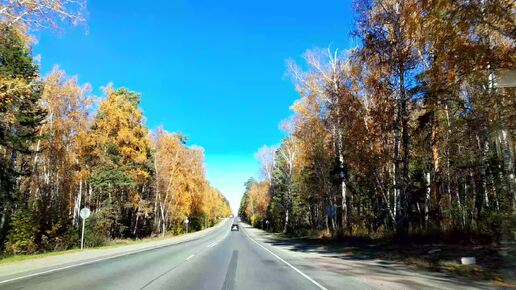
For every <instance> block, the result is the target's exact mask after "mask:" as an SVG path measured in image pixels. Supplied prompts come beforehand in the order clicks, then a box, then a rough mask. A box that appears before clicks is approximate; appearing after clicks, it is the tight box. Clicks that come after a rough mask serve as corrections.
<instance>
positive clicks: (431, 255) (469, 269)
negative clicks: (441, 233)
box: [269, 233, 516, 289]
mask: <svg viewBox="0 0 516 290" xmlns="http://www.w3.org/2000/svg"><path fill="white" fill-rule="evenodd" d="M269 235H270V237H271V238H273V239H276V240H278V241H283V242H286V241H290V242H292V243H293V244H294V249H295V250H297V251H305V250H307V249H310V250H311V251H314V250H315V251H318V250H319V251H321V252H327V251H331V252H335V253H338V254H341V255H342V257H343V258H350V259H361V260H363V259H371V260H373V259H380V260H384V261H390V262H397V263H403V264H406V265H408V266H411V267H415V268H418V269H423V270H427V271H433V272H441V273H445V274H448V275H450V276H455V277H462V278H468V279H471V280H476V281H483V282H486V281H489V282H492V283H494V284H496V285H497V286H500V287H510V288H513V287H514V288H515V289H516V244H514V243H511V244H505V245H496V244H486V245H473V244H470V245H467V244H466V245H465V244H444V243H420V242H418V243H396V242H395V241H392V240H389V239H379V240H373V239H368V238H360V237H358V238H355V237H353V238H344V239H338V240H337V239H331V238H320V237H313V236H304V237H291V236H288V235H284V234H281V233H269ZM461 257H476V260H477V263H476V264H475V265H462V264H461V261H460V259H461Z"/></svg>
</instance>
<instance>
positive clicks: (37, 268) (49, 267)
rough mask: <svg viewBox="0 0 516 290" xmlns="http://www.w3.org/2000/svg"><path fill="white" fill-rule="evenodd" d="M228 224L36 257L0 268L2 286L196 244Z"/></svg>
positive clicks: (224, 221)
mask: <svg viewBox="0 0 516 290" xmlns="http://www.w3.org/2000/svg"><path fill="white" fill-rule="evenodd" d="M227 222H228V221H227V220H223V221H221V222H219V223H217V224H216V225H215V226H213V227H210V228H208V229H205V230H201V231H198V232H194V233H191V234H186V235H181V236H174V237H168V238H164V239H158V240H153V241H145V242H141V243H134V244H130V245H123V246H117V247H105V248H92V249H85V250H84V251H79V252H71V253H63V254H62V255H52V256H47V257H37V258H34V259H27V260H23V261H18V262H12V263H8V264H4V265H0V283H2V281H7V280H10V279H13V278H15V277H18V276H25V275H32V274H37V273H41V272H47V271H55V270H56V269H62V268H69V267H74V266H78V265H83V264H88V263H94V262H97V261H101V260H106V259H110V258H114V257H120V256H123V255H129V254H134V253H138V252H142V251H148V250H152V249H157V248H160V247H167V246H171V245H176V244H179V243H185V242H189V241H193V240H196V239H199V238H202V237H204V236H206V235H207V234H209V233H211V232H213V231H214V230H216V229H218V228H220V227H222V226H224V225H226V224H227Z"/></svg>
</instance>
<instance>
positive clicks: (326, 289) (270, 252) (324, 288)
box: [244, 230, 328, 290]
mask: <svg viewBox="0 0 516 290" xmlns="http://www.w3.org/2000/svg"><path fill="white" fill-rule="evenodd" d="M244 232H245V235H246V236H247V237H248V238H249V239H250V240H251V241H253V242H255V243H256V244H257V245H258V246H260V247H261V248H262V249H264V250H266V251H267V252H269V254H271V255H273V256H274V257H276V258H277V259H278V260H280V261H282V262H283V263H285V264H286V265H287V266H289V267H290V268H292V269H293V270H294V271H296V272H298V273H299V274H300V275H301V276H303V277H305V278H306V279H307V280H308V281H310V282H312V283H313V284H314V285H315V286H317V287H319V289H322V290H328V288H326V287H324V286H323V285H321V284H319V283H318V282H317V281H315V280H314V279H312V278H310V277H309V276H308V275H306V274H305V273H303V272H301V270H299V269H298V268H296V267H294V266H292V265H291V264H290V263H289V262H287V261H285V260H283V259H282V258H281V257H280V256H278V255H276V254H274V253H273V252H272V251H271V250H269V249H267V248H266V247H264V246H262V245H261V244H260V243H259V242H257V241H255V240H254V239H253V238H251V236H250V235H249V234H247V231H246V230H244Z"/></svg>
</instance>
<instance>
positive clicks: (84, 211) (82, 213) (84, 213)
mask: <svg viewBox="0 0 516 290" xmlns="http://www.w3.org/2000/svg"><path fill="white" fill-rule="evenodd" d="M90 214H91V211H90V209H89V208H87V207H85V208H83V209H81V211H80V212H79V215H80V216H81V218H82V234H81V250H82V249H83V248H84V225H85V224H86V219H87V218H89V217H90Z"/></svg>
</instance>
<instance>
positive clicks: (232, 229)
mask: <svg viewBox="0 0 516 290" xmlns="http://www.w3.org/2000/svg"><path fill="white" fill-rule="evenodd" d="M238 230H240V228H239V226H238V225H237V224H233V225H232V226H231V231H238Z"/></svg>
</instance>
